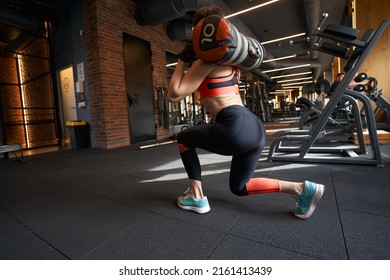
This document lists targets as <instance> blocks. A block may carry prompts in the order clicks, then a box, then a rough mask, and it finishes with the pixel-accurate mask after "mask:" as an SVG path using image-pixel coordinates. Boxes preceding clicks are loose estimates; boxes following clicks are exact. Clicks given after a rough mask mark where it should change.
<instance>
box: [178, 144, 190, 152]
mask: <svg viewBox="0 0 390 280" xmlns="http://www.w3.org/2000/svg"><path fill="white" fill-rule="evenodd" d="M178 146H179V153H184V152H185V151H188V150H191V148H188V147H186V146H184V145H183V144H180V143H178Z"/></svg>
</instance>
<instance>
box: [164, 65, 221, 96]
mask: <svg viewBox="0 0 390 280" xmlns="http://www.w3.org/2000/svg"><path fill="white" fill-rule="evenodd" d="M217 66H218V65H217V64H211V63H206V62H204V61H202V60H200V59H198V60H196V61H194V63H193V64H192V66H191V68H190V69H189V70H188V71H187V73H185V69H186V65H185V63H184V62H183V61H181V60H180V59H179V60H178V63H177V65H176V68H175V71H174V72H173V75H172V77H171V81H170V83H169V87H168V100H169V101H170V102H174V103H176V102H179V101H180V100H182V99H183V98H185V97H186V96H188V95H190V94H191V93H193V92H194V91H195V90H196V89H197V88H198V87H199V85H200V84H201V83H202V81H203V80H204V79H205V78H206V77H207V75H208V74H209V73H211V72H212V71H213V70H214V69H215V68H216V67H217Z"/></svg>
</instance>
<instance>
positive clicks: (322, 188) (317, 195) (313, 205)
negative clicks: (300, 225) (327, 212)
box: [294, 184, 325, 219]
mask: <svg viewBox="0 0 390 280" xmlns="http://www.w3.org/2000/svg"><path fill="white" fill-rule="evenodd" d="M324 191H325V186H324V185H321V184H316V191H315V193H314V195H313V197H312V198H311V200H310V204H309V209H308V210H307V212H306V213H305V214H297V213H294V215H295V216H296V217H298V218H300V219H308V218H310V217H311V215H313V213H314V210H315V209H316V206H317V204H318V203H319V202H320V200H321V198H322V196H323V194H324Z"/></svg>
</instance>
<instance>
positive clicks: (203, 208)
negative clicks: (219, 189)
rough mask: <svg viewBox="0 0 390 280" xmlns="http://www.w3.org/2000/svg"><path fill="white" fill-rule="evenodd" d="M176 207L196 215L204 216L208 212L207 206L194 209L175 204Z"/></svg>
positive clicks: (193, 207)
mask: <svg viewBox="0 0 390 280" xmlns="http://www.w3.org/2000/svg"><path fill="white" fill-rule="evenodd" d="M177 206H179V207H180V208H181V209H184V210H190V211H194V212H196V213H198V214H205V213H207V212H209V211H210V206H209V205H207V206H204V207H195V206H185V205H181V204H180V203H177Z"/></svg>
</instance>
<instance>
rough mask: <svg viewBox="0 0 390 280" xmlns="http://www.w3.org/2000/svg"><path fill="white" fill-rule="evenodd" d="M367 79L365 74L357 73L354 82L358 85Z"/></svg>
mask: <svg viewBox="0 0 390 280" xmlns="http://www.w3.org/2000/svg"><path fill="white" fill-rule="evenodd" d="M368 78H369V77H368V75H367V73H364V72H362V73H359V74H358V75H357V76H356V77H355V82H357V83H360V82H363V81H364V80H367V79H368Z"/></svg>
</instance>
